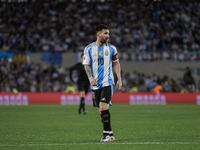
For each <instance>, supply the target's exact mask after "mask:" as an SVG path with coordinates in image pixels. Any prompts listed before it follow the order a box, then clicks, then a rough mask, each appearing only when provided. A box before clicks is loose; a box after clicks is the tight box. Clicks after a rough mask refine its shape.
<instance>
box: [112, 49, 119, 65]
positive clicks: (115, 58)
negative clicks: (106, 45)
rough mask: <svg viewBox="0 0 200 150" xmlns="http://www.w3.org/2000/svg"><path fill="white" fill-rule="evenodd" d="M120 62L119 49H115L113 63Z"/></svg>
mask: <svg viewBox="0 0 200 150" xmlns="http://www.w3.org/2000/svg"><path fill="white" fill-rule="evenodd" d="M118 60H119V58H118V56H117V49H116V48H115V49H114V55H113V56H112V61H113V62H116V61H118Z"/></svg>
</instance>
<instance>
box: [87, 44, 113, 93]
mask: <svg viewBox="0 0 200 150" xmlns="http://www.w3.org/2000/svg"><path fill="white" fill-rule="evenodd" d="M115 54H117V49H116V47H115V46H113V45H111V44H105V45H104V46H102V47H98V46H97V45H96V44H95V42H93V43H91V44H89V45H88V46H87V47H86V48H85V49H84V61H83V64H87V65H90V66H91V74H92V76H93V77H94V78H95V79H96V80H97V86H91V89H92V90H96V89H101V88H103V87H106V86H111V85H113V84H114V77H113V72H112V57H113V55H115Z"/></svg>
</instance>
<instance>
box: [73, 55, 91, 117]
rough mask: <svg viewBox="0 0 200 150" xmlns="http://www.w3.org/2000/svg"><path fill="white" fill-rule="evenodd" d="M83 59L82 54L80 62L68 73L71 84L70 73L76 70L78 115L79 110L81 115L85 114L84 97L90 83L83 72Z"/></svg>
mask: <svg viewBox="0 0 200 150" xmlns="http://www.w3.org/2000/svg"><path fill="white" fill-rule="evenodd" d="M83 57H84V54H81V62H79V63H77V64H75V65H74V66H72V67H71V68H70V71H69V77H70V80H71V81H72V82H73V83H75V82H74V80H73V78H72V72H73V71H74V70H76V71H77V72H78V81H77V85H78V90H79V93H80V97H81V100H80V105H79V109H78V114H81V109H83V114H86V113H87V111H86V110H85V95H86V94H87V92H88V89H89V86H90V82H89V80H88V77H87V74H86V72H85V68H84V65H83V64H82V62H83Z"/></svg>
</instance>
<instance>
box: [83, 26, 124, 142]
mask: <svg viewBox="0 0 200 150" xmlns="http://www.w3.org/2000/svg"><path fill="white" fill-rule="evenodd" d="M96 35H97V39H96V41H95V42H93V43H91V44H89V45H88V46H86V47H85V49H84V60H83V64H84V66H85V71H86V73H87V75H88V78H89V81H90V84H91V89H92V98H93V106H94V107H98V109H99V112H100V115H101V121H102V123H103V129H104V131H103V137H102V139H101V140H100V142H107V141H114V140H115V138H114V135H113V131H112V128H111V123H110V112H109V102H110V101H111V97H112V95H113V85H114V78H113V72H112V62H113V63H114V68H115V72H116V75H117V78H118V81H117V83H116V87H117V88H118V90H120V89H121V87H122V81H121V74H120V72H121V68H120V64H119V60H118V57H117V49H116V47H115V46H113V45H111V44H109V43H108V40H109V28H108V26H106V25H103V24H99V25H98V26H97V27H96Z"/></svg>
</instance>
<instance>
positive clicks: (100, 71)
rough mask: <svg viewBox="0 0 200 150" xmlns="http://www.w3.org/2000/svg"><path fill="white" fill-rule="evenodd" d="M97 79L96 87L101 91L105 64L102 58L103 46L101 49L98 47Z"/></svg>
mask: <svg viewBox="0 0 200 150" xmlns="http://www.w3.org/2000/svg"><path fill="white" fill-rule="evenodd" d="M97 55H98V79H97V83H98V85H97V87H98V88H99V89H101V88H102V87H103V83H104V82H105V81H103V80H105V78H104V66H106V64H105V58H104V46H103V47H98V54H97Z"/></svg>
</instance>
